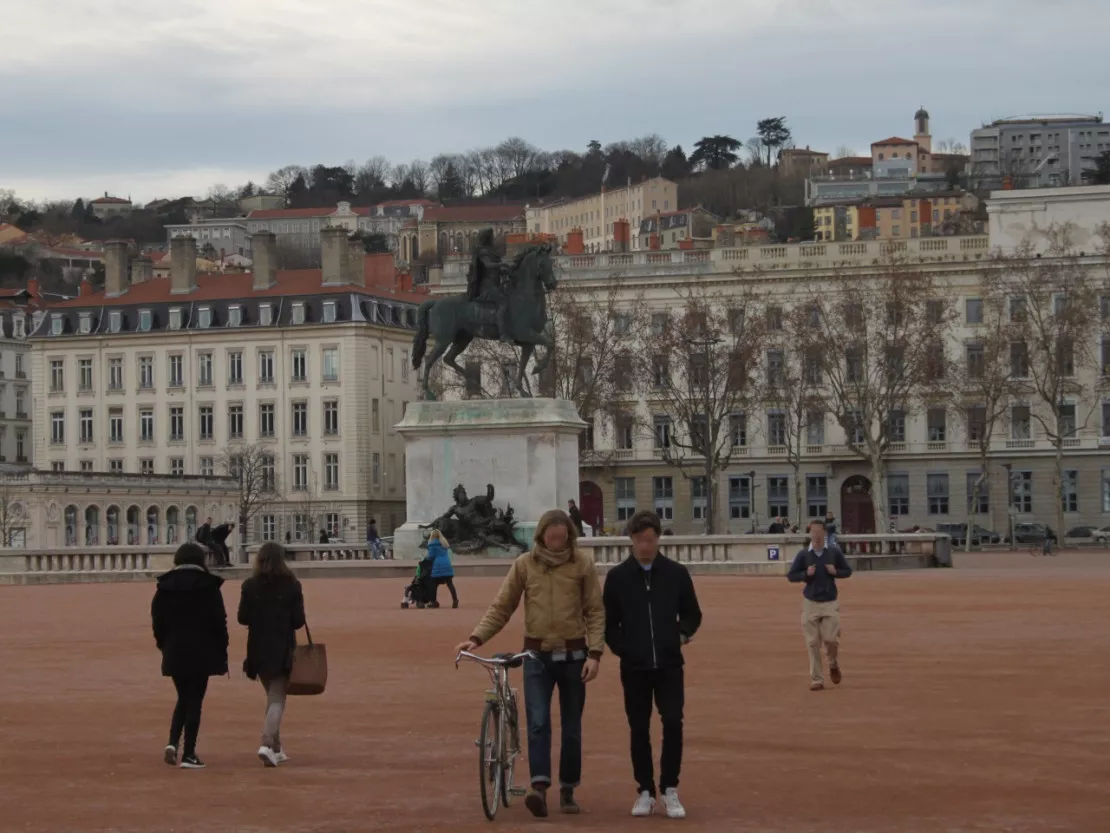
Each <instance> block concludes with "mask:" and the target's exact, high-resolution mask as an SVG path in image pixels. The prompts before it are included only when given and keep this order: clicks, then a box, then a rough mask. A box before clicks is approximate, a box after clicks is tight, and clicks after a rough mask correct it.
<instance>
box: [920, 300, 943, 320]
mask: <svg viewBox="0 0 1110 833" xmlns="http://www.w3.org/2000/svg"><path fill="white" fill-rule="evenodd" d="M925 318H926V320H927V321H928V322H929V323H930V324H943V323H944V301H939V300H936V299H934V300H930V301H926V302H925Z"/></svg>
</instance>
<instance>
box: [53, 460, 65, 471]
mask: <svg viewBox="0 0 1110 833" xmlns="http://www.w3.org/2000/svg"><path fill="white" fill-rule="evenodd" d="M50 470H51V471H65V470H66V464H65V463H63V462H62V461H61V460H55V461H54V462H52V463H51V464H50Z"/></svg>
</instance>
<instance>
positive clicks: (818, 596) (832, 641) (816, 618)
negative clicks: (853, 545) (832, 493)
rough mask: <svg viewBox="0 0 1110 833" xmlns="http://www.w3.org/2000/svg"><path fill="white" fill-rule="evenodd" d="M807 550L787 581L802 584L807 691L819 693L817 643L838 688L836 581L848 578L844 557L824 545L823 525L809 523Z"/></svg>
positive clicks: (822, 680)
mask: <svg viewBox="0 0 1110 833" xmlns="http://www.w3.org/2000/svg"><path fill="white" fill-rule="evenodd" d="M809 541H810V543H809V546H808V547H806V548H805V549H803V550H802V551H801V552H799V553H798V554H797V555H796V556H794V563H793V564H791V565H790V572H789V573H787V576H786V577H787V578H788V579H789V580H790V581H793V582H804V583H805V589H804V590H803V591H802V632H803V633H804V634H805V637H806V647H807V648H808V649H809V688H810V691H821V690H822V689H823V688H824V687H825V678H824V676H823V674H822V671H821V643H822V642H823V643H824V644H825V653H827V654H828V655H829V679H831V680H832V681H833V685H840V680H841V676H842V675H841V673H840V660H839V657H838V654H839V651H840V602H839V601H838V599H837V591H836V580H837V579H838V578H848V577H849V576H850V575H852V568H851V567H849V566H848V561H847V559H845V558H844V553H843V552H841V551H840V547H838V546H836V545H835V544H827V543H826V542H825V522H824V521H822V520H818V519H814V520H812V521H810V522H809Z"/></svg>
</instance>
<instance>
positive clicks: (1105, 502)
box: [1102, 469, 1110, 515]
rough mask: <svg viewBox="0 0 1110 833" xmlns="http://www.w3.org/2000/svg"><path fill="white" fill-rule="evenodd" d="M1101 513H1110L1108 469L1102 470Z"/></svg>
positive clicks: (1109, 476)
mask: <svg viewBox="0 0 1110 833" xmlns="http://www.w3.org/2000/svg"><path fill="white" fill-rule="evenodd" d="M1102 513H1103V514H1104V515H1105V514H1110V469H1103V470H1102Z"/></svg>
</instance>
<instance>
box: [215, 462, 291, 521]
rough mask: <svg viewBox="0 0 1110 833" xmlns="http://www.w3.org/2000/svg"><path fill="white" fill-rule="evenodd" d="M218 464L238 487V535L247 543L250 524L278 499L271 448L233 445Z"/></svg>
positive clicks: (279, 496) (276, 478)
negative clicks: (235, 481) (234, 480)
mask: <svg viewBox="0 0 1110 833" xmlns="http://www.w3.org/2000/svg"><path fill="white" fill-rule="evenodd" d="M220 464H221V466H222V467H223V469H224V470H225V471H226V472H227V473H228V476H230V477H234V478H235V479H236V480H237V481H238V484H239V490H238V510H239V518H238V523H239V534H240V537H241V540H242V541H243V543H246V541H247V535H248V532H247V531H248V530H249V529H250V525H251V522H252V521H253V520H254V519H255V517H257V516H258V514H259V513H260V512H262V511H263V510H265V509H267V508H268V507H271V506H273V505H274V503H275V502H277V501H279V500H281V493H280V491H279V489H278V477H277V465H276V460H275V458H274V448H273V446H271V445H266V444H264V443H237V444H234V445H230V446H228V447H227V448H226V449H225V450H224V452H223V453H222V454H221V455H220Z"/></svg>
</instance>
